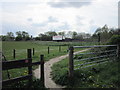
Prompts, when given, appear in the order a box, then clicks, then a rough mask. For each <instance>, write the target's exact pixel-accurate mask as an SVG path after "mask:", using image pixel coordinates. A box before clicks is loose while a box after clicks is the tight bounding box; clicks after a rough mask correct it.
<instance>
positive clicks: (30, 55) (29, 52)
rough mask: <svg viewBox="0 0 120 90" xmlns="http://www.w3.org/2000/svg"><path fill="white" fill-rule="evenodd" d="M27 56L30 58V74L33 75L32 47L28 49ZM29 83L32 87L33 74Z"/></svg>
mask: <svg viewBox="0 0 120 90" xmlns="http://www.w3.org/2000/svg"><path fill="white" fill-rule="evenodd" d="M27 58H28V63H29V65H30V66H28V74H29V75H32V52H31V49H27ZM28 85H29V86H28V87H31V85H32V76H31V77H30V79H29V84H28Z"/></svg>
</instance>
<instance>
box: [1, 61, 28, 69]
mask: <svg viewBox="0 0 120 90" xmlns="http://www.w3.org/2000/svg"><path fill="white" fill-rule="evenodd" d="M29 60H30V59H23V60H15V61H3V62H2V70H8V69H15V68H22V67H28V66H30V64H28V61H29Z"/></svg>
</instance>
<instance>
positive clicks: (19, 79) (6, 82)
mask: <svg viewBox="0 0 120 90" xmlns="http://www.w3.org/2000/svg"><path fill="white" fill-rule="evenodd" d="M31 77H32V75H26V76H21V77H17V78H12V79H8V80H3V81H2V85H3V86H5V85H8V84H11V83H14V82H18V81H21V80H26V79H29V78H31Z"/></svg>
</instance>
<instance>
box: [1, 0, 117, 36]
mask: <svg viewBox="0 0 120 90" xmlns="http://www.w3.org/2000/svg"><path fill="white" fill-rule="evenodd" d="M40 1H41V2H40ZM118 1H119V0H84V1H83V0H77V1H76V2H75V0H74V2H73V1H72V0H71V1H70V0H55V1H54V2H50V0H44V2H42V0H1V1H0V17H1V19H0V25H1V24H2V28H1V29H2V34H6V33H7V32H16V31H27V32H29V34H31V35H33V36H37V35H38V34H39V33H44V32H47V31H56V32H60V31H66V32H67V31H77V32H86V33H91V34H92V33H94V31H95V30H96V29H97V28H98V27H102V26H104V25H105V24H107V25H108V26H109V27H113V28H117V27H118Z"/></svg>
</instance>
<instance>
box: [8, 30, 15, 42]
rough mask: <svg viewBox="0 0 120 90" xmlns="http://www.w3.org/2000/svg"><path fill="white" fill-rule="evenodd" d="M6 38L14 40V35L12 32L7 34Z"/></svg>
mask: <svg viewBox="0 0 120 90" xmlns="http://www.w3.org/2000/svg"><path fill="white" fill-rule="evenodd" d="M6 37H7V38H8V40H10V41H11V40H14V34H13V33H12V32H7V35H6Z"/></svg>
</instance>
